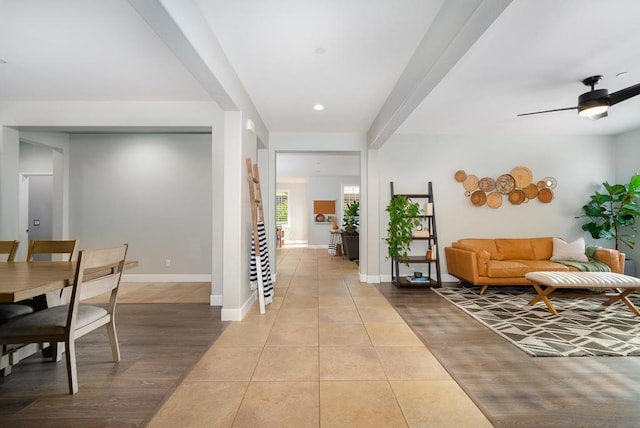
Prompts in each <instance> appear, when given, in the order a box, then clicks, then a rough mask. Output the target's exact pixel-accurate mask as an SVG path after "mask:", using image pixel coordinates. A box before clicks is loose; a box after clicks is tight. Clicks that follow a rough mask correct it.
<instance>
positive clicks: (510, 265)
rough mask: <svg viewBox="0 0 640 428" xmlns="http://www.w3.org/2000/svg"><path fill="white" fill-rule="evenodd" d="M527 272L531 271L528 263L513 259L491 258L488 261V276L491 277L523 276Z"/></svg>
mask: <svg viewBox="0 0 640 428" xmlns="http://www.w3.org/2000/svg"><path fill="white" fill-rule="evenodd" d="M527 272H529V267H528V266H527V265H524V264H522V263H518V262H514V261H511V260H509V261H507V260H489V263H487V276H488V277H490V278H509V277H515V276H523V275H524V274H525V273H527Z"/></svg>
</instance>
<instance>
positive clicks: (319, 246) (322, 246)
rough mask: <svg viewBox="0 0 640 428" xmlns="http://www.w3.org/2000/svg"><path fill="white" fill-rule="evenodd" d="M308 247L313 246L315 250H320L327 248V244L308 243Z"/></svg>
mask: <svg viewBox="0 0 640 428" xmlns="http://www.w3.org/2000/svg"><path fill="white" fill-rule="evenodd" d="M309 248H313V249H316V250H322V249H328V248H329V244H326V245H324V244H323V245H309Z"/></svg>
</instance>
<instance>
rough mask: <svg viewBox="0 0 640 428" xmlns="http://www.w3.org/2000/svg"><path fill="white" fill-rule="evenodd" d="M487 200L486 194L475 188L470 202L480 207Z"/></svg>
mask: <svg viewBox="0 0 640 428" xmlns="http://www.w3.org/2000/svg"><path fill="white" fill-rule="evenodd" d="M485 202H487V194H486V193H484V192H483V191H482V190H476V191H475V192H473V193H472V194H471V203H472V204H473V205H475V206H476V207H481V206H483V205H484V204H485Z"/></svg>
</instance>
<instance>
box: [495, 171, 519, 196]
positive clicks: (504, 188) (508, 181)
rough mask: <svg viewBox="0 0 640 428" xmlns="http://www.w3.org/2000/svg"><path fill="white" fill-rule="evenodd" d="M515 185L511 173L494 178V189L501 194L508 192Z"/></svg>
mask: <svg viewBox="0 0 640 428" xmlns="http://www.w3.org/2000/svg"><path fill="white" fill-rule="evenodd" d="M514 187H516V180H515V179H514V178H513V176H512V175H511V174H502V175H501V176H500V177H498V179H497V180H496V190H497V191H498V192H500V193H502V194H503V195H507V194H509V192H510V191H512V190H513V188H514Z"/></svg>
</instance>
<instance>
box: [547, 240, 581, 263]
mask: <svg viewBox="0 0 640 428" xmlns="http://www.w3.org/2000/svg"><path fill="white" fill-rule="evenodd" d="M551 260H554V261H555V260H571V261H574V262H588V261H589V259H588V258H587V255H586V254H585V243H584V238H578V239H576V240H575V241H573V242H565V241H563V240H562V239H558V238H553V255H552V256H551Z"/></svg>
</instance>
